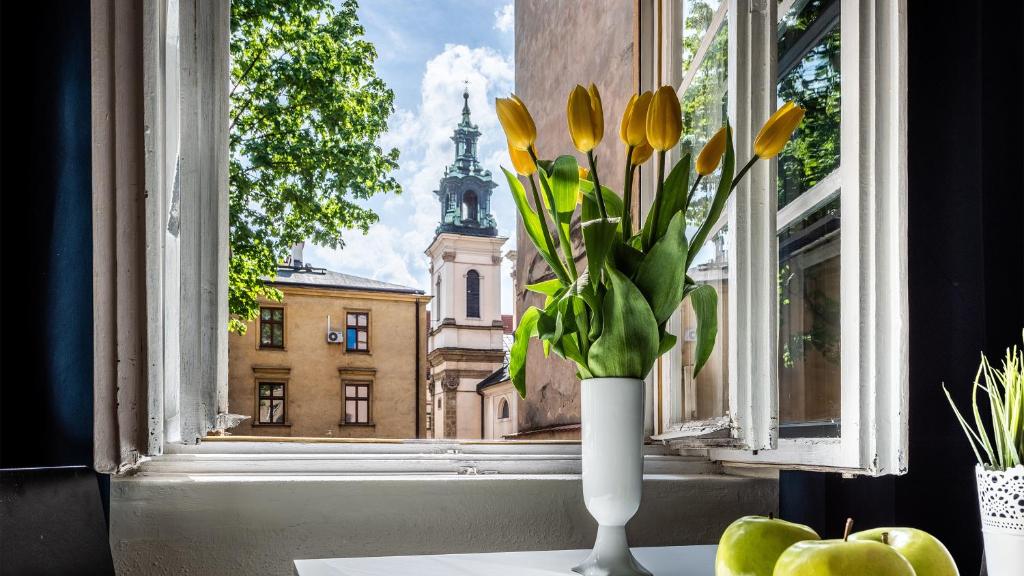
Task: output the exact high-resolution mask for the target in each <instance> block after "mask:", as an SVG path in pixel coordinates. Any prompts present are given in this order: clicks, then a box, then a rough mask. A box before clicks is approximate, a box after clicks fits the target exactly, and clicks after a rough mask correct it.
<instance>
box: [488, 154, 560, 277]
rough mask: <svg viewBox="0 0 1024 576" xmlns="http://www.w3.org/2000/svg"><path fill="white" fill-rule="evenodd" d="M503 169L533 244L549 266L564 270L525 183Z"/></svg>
mask: <svg viewBox="0 0 1024 576" xmlns="http://www.w3.org/2000/svg"><path fill="white" fill-rule="evenodd" d="M501 171H502V172H504V173H505V178H506V179H507V180H508V187H509V189H510V190H512V200H513V201H515V203H516V209H517V210H519V215H520V216H521V217H522V219H523V228H525V229H526V235H527V236H529V237H530V240H531V241H532V242H533V245H534V246H535V247H536V248H537V252H538V253H539V254H540V255H541V258H543V259H544V261H545V262H547V264H548V267H549V268H551V270H553V271H555V272H556V273H558V272H559V271H561V270H562V263H561V262H560V261H559V260H558V258H557V256H556V255H555V254H553V253H552V252H551V251H550V250H548V245H547V241H545V239H544V229H543V227H544V222H542V221H541V216H540V214H538V213H537V212H536V211H534V209H533V207H531V206H530V203H529V201H527V199H526V190H524V189H523V184H522V183H521V182H520V181H519V178H517V177H516V175H515V174H512V173H511V172H509V171H508V170H505V169H504V168H502V169H501Z"/></svg>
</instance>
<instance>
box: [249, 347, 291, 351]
mask: <svg viewBox="0 0 1024 576" xmlns="http://www.w3.org/2000/svg"><path fill="white" fill-rule="evenodd" d="M256 351H257V352H287V351H288V348H286V347H284V346H282V347H280V348H278V347H277V346H257V347H256Z"/></svg>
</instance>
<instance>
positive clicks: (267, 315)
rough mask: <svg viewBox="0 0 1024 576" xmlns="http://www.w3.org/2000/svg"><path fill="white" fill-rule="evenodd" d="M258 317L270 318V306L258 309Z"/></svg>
mask: <svg viewBox="0 0 1024 576" xmlns="http://www.w3.org/2000/svg"><path fill="white" fill-rule="evenodd" d="M260 318H261V319H263V320H270V308H262V309H260Z"/></svg>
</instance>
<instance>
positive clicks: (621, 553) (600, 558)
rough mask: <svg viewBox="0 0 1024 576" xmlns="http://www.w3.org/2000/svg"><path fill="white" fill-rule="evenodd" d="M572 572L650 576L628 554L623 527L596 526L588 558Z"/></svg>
mask: <svg viewBox="0 0 1024 576" xmlns="http://www.w3.org/2000/svg"><path fill="white" fill-rule="evenodd" d="M572 571H573V572H576V573H577V574H583V576H651V573H650V572H648V571H647V569H646V568H644V567H643V566H641V565H640V563H639V562H637V561H636V558H634V557H633V553H632V552H630V550H629V544H628V543H627V542H626V527H625V526H598V527H597V540H595V541H594V549H593V550H591V551H590V556H587V559H586V560H584V561H583V562H582V563H581V564H580V565H579V566H576V567H575V568H573V569H572Z"/></svg>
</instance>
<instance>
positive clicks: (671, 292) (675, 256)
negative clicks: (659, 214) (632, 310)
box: [634, 210, 686, 324]
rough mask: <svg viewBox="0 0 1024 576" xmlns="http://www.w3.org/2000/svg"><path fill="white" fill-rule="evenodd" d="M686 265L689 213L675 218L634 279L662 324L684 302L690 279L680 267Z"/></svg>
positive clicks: (680, 214) (642, 263) (646, 257)
mask: <svg viewBox="0 0 1024 576" xmlns="http://www.w3.org/2000/svg"><path fill="white" fill-rule="evenodd" d="M683 262H686V214H684V213H683V211H682V210H680V211H678V212H676V215H675V216H673V217H672V222H671V223H670V224H669V226H668V229H667V230H666V232H665V234H664V235H663V236H662V237H661V239H660V240H658V241H657V242H656V243H655V244H654V246H653V247H651V251H650V252H648V253H647V254H645V255H644V259H643V260H642V261H641V262H640V266H639V267H638V268H637V271H636V275H635V276H634V278H635V282H636V285H637V288H639V289H640V291H641V292H643V293H644V297H646V298H647V302H648V303H650V305H651V310H652V311H653V312H654V319H655V320H657V321H658V324H661V323H663V322H664V321H666V320H668V318H669V316H671V315H672V313H673V312H675V311H676V309H677V308H679V303H680V302H682V301H683V288H684V286H685V282H686V277H685V275H684V274H683V271H682V270H680V269H679V268H680V267H681V265H682V263H683Z"/></svg>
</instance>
